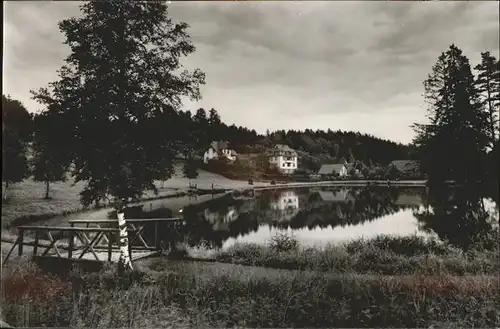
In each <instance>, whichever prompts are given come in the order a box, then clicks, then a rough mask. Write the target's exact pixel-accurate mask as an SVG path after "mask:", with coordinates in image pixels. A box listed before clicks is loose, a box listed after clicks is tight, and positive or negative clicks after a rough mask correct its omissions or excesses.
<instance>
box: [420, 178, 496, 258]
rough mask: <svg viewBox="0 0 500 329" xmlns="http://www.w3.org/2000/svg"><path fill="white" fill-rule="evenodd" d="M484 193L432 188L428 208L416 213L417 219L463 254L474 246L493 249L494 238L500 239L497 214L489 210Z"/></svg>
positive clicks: (428, 196)
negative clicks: (459, 249) (499, 237)
mask: <svg viewBox="0 0 500 329" xmlns="http://www.w3.org/2000/svg"><path fill="white" fill-rule="evenodd" d="M483 191H484V189H483V188H481V187H476V186H473V187H462V188H451V187H446V186H436V187H432V188H430V189H427V195H426V198H425V204H426V206H425V209H424V210H423V211H416V212H414V216H415V217H416V218H417V219H418V220H419V221H420V223H421V226H422V228H423V229H424V230H426V231H432V232H435V233H436V234H437V235H438V236H439V238H440V239H441V240H444V241H447V242H449V243H450V244H452V245H454V246H456V247H459V248H461V249H462V250H464V251H467V250H469V249H470V247H471V246H472V245H480V246H482V247H484V248H488V249H491V248H493V247H494V245H495V238H494V236H496V238H498V212H490V213H489V212H488V211H487V210H486V208H485V203H484V199H485V198H486V196H485V195H484V193H483ZM495 207H497V208H498V203H496V204H495ZM495 222H496V224H495Z"/></svg>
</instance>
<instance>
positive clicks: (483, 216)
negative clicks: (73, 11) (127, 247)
mask: <svg viewBox="0 0 500 329" xmlns="http://www.w3.org/2000/svg"><path fill="white" fill-rule="evenodd" d="M144 208H146V209H140V208H136V209H133V210H130V211H131V212H132V213H131V214H127V217H130V215H132V214H133V217H136V218H154V217H171V216H176V215H177V211H178V210H177V209H173V210H171V209H168V208H159V209H155V210H151V211H147V210H148V209H147V208H148V207H147V206H146V207H144ZM494 208H495V207H494ZM492 213H494V212H492V211H491V210H488V209H486V208H485V207H484V200H483V196H481V195H480V194H479V193H476V195H474V194H473V193H472V194H471V191H470V190H465V189H463V190H457V189H437V188H436V189H432V190H429V189H427V188H423V187H422V188H420V187H419V188H396V187H353V188H345V187H344V188H302V189H290V190H271V191H261V192H256V193H255V195H253V196H249V197H248V196H247V197H235V196H233V195H225V196H223V197H220V198H215V199H213V200H211V199H208V201H205V202H201V203H198V204H191V205H188V206H185V207H184V208H183V212H182V216H183V219H184V221H185V224H184V225H177V226H175V227H174V226H172V225H170V226H169V224H164V226H162V227H161V229H159V230H157V231H158V233H157V234H159V239H162V240H165V241H166V240H172V239H173V240H176V241H179V240H181V241H184V242H186V243H188V244H189V245H191V246H196V245H199V244H201V243H204V244H208V245H209V246H210V247H212V248H221V247H227V246H229V245H231V244H232V243H235V242H256V243H265V242H267V241H268V240H269V239H270V237H271V236H272V234H274V232H275V231H278V230H288V231H291V232H293V233H294V234H295V235H296V236H297V238H298V239H299V240H300V242H301V243H302V244H303V245H318V244H327V243H336V242H340V241H343V240H348V239H352V238H359V237H373V236H375V235H378V234H399V235H409V234H421V235H424V236H429V235H432V236H435V235H437V236H438V237H440V238H441V239H443V240H447V241H449V242H450V243H453V244H455V245H457V246H460V247H463V248H467V247H468V246H469V245H470V243H473V242H474V241H477V239H478V238H479V237H481V236H482V235H485V234H488V232H491V230H492V229H493V227H494V225H492V223H491V221H492V215H491V214H492ZM496 214H497V215H496V222H498V212H496ZM493 217H495V216H493ZM154 232H155V230H154V229H151V228H148V230H146V235H147V239H149V240H152V239H154Z"/></svg>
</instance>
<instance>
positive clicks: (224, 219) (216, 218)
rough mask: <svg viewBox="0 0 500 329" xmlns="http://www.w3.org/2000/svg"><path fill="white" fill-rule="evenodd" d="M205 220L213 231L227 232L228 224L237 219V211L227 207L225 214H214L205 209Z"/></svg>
mask: <svg viewBox="0 0 500 329" xmlns="http://www.w3.org/2000/svg"><path fill="white" fill-rule="evenodd" d="M204 215H205V219H206V221H207V222H209V223H210V224H212V229H213V230H214V231H227V230H229V223H231V222H233V221H235V220H236V219H238V216H239V214H238V211H237V210H236V208H234V207H229V208H228V209H227V211H226V212H225V213H220V212H214V211H210V210H208V209H205V213H204Z"/></svg>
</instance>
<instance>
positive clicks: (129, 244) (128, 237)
mask: <svg viewBox="0 0 500 329" xmlns="http://www.w3.org/2000/svg"><path fill="white" fill-rule="evenodd" d="M127 239H128V256H129V257H130V261H132V244H131V243H130V231H129V230H128V228H127Z"/></svg>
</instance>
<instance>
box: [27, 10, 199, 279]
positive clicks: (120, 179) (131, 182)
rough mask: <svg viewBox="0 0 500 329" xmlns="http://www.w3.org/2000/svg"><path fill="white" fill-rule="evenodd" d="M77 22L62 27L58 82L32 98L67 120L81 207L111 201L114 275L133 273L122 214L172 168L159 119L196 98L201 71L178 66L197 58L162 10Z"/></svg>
mask: <svg viewBox="0 0 500 329" xmlns="http://www.w3.org/2000/svg"><path fill="white" fill-rule="evenodd" d="M80 9H81V12H82V17H79V18H69V19H65V20H63V21H61V22H60V23H59V29H60V30H61V32H62V33H63V34H64V36H65V38H66V41H65V44H67V45H68V46H69V47H70V55H69V56H68V57H67V58H66V59H65V65H64V66H63V67H62V68H61V69H60V70H59V72H58V73H59V80H58V81H56V82H53V83H51V84H50V85H49V86H50V89H51V91H50V92H49V90H48V89H41V90H40V91H39V92H36V93H34V97H35V99H37V100H39V101H40V102H41V103H44V104H47V105H51V106H53V107H54V108H56V109H57V111H60V112H61V113H62V114H63V115H64V120H65V123H66V126H67V127H68V129H65V130H63V132H66V134H64V135H61V136H60V137H61V138H64V139H65V141H66V144H67V145H68V148H67V150H68V152H70V154H71V158H72V160H73V162H74V166H75V169H74V171H73V175H74V177H75V180H76V181H84V182H86V185H85V188H84V190H83V191H82V193H81V201H82V203H83V204H84V205H89V204H90V203H92V202H94V201H95V200H98V199H99V198H101V197H102V196H103V195H106V196H110V198H111V201H113V204H114V206H115V208H116V210H117V214H118V225H119V227H120V261H119V270H124V269H127V268H129V269H130V268H131V267H132V264H131V261H130V255H129V254H128V248H127V246H128V240H127V235H126V221H125V218H124V207H126V205H127V203H128V202H130V201H132V200H138V199H139V198H140V197H141V196H142V194H143V192H144V191H145V190H147V189H152V190H154V191H155V192H156V187H155V185H154V179H157V178H158V177H159V176H160V171H162V170H165V168H164V167H165V165H167V166H168V165H170V164H169V161H168V159H166V158H165V157H169V156H170V155H171V154H172V153H173V150H171V143H167V141H165V140H162V138H158V136H159V135H161V134H160V132H161V129H162V128H161V127H160V126H159V125H158V124H157V123H156V121H157V116H158V115H160V113H164V112H168V111H172V110H177V109H179V107H180V106H181V98H182V97H183V96H187V97H189V98H191V99H194V100H197V99H199V98H200V93H199V86H200V84H203V83H204V78H205V76H204V73H202V72H201V71H200V70H194V71H192V72H188V71H186V70H184V71H182V70H181V69H182V65H181V64H180V58H181V57H182V56H186V55H189V54H191V53H193V52H194V51H195V47H194V46H193V45H192V43H191V41H190V38H189V35H188V33H187V32H186V29H187V28H188V25H187V24H186V23H173V22H172V20H171V19H170V18H169V16H168V12H167V5H166V3H165V2H139V1H130V0H125V1H112V2H109V1H93V2H86V3H84V4H83V5H81V6H80ZM170 163H171V162H170Z"/></svg>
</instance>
